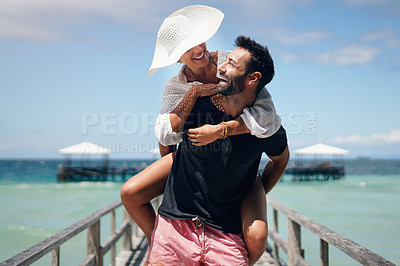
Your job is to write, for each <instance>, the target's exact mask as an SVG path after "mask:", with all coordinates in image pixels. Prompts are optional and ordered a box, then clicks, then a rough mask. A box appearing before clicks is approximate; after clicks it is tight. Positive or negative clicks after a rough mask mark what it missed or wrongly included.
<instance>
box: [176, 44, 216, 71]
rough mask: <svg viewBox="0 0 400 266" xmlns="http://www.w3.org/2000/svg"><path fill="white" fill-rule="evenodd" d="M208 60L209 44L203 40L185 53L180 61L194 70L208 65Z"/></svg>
mask: <svg viewBox="0 0 400 266" xmlns="http://www.w3.org/2000/svg"><path fill="white" fill-rule="evenodd" d="M208 60H209V59H208V56H207V46H206V43H204V42H203V43H201V44H199V45H197V46H195V47H193V48H192V49H190V50H188V51H187V52H186V53H184V54H183V55H182V56H181V58H180V60H179V61H181V62H182V63H184V64H185V65H187V66H188V67H189V68H190V69H192V70H193V69H196V68H202V67H205V66H207V65H208Z"/></svg>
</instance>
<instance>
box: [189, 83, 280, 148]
mask: <svg viewBox="0 0 400 266" xmlns="http://www.w3.org/2000/svg"><path fill="white" fill-rule="evenodd" d="M226 123H227V125H228V136H233V135H239V134H245V133H251V134H252V135H255V136H256V137H258V138H267V137H269V136H271V135H273V134H274V133H275V132H276V131H277V130H278V129H279V127H280V125H281V119H280V117H279V116H278V115H277V114H276V110H275V106H274V103H273V102H272V98H271V95H270V94H269V92H268V91H267V89H266V88H263V89H262V90H261V91H260V92H259V94H258V95H257V98H256V100H255V102H254V105H253V106H251V107H246V108H245V109H244V110H243V113H242V114H241V115H240V116H239V117H238V118H236V119H234V120H230V121H228V122H226ZM225 127H226V125H225V124H218V125H203V126H201V127H198V128H193V129H189V132H188V133H189V134H188V137H189V140H190V141H191V142H193V145H195V146H203V145H206V144H209V143H211V142H213V141H215V140H217V139H220V138H222V137H224V130H225Z"/></svg>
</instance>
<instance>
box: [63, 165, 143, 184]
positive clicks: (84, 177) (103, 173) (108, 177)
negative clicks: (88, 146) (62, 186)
mask: <svg viewBox="0 0 400 266" xmlns="http://www.w3.org/2000/svg"><path fill="white" fill-rule="evenodd" d="M145 167H146V165H144V166H141V167H139V166H138V167H135V166H134V167H120V168H117V167H107V166H99V167H89V166H70V165H62V164H59V165H58V168H57V180H58V181H61V182H79V181H125V180H127V179H128V178H130V177H131V176H133V175H136V174H137V173H139V172H140V171H142V170H143V169H144V168H145Z"/></svg>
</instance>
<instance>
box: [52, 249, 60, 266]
mask: <svg viewBox="0 0 400 266" xmlns="http://www.w3.org/2000/svg"><path fill="white" fill-rule="evenodd" d="M59 265H60V247H57V248H55V249H53V251H52V252H51V266H59Z"/></svg>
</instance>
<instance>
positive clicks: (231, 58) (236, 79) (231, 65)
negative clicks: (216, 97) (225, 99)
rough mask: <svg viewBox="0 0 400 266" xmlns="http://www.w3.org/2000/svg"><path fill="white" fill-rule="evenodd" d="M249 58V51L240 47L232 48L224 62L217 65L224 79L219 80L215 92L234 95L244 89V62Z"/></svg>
mask: <svg viewBox="0 0 400 266" xmlns="http://www.w3.org/2000/svg"><path fill="white" fill-rule="evenodd" d="M248 60H250V53H249V52H248V51H247V50H245V49H242V48H237V49H235V50H233V51H232V52H231V53H230V54H229V55H228V57H227V59H226V62H225V63H224V64H222V65H221V66H219V67H218V70H219V71H220V72H221V76H222V77H223V78H224V79H226V80H222V81H220V82H219V85H218V87H217V92H218V93H220V94H222V95H225V96H230V95H235V94H238V93H241V92H242V91H243V90H244V89H245V80H246V75H245V73H246V64H247V62H248Z"/></svg>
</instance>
